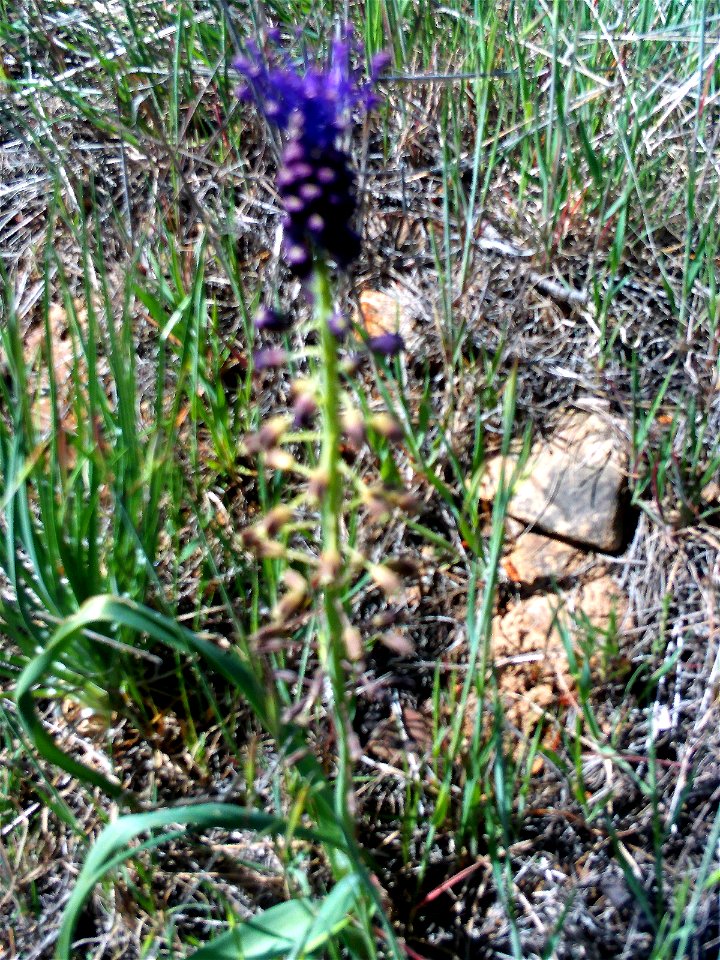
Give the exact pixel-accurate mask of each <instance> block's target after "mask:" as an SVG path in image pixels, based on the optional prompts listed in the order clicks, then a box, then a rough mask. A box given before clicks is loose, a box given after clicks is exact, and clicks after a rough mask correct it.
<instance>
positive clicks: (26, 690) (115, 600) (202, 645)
mask: <svg viewBox="0 0 720 960" xmlns="http://www.w3.org/2000/svg"><path fill="white" fill-rule="evenodd" d="M97 623H118V624H121V625H123V626H126V627H128V628H130V629H132V630H135V631H136V632H138V633H141V634H142V633H144V634H147V635H149V636H150V637H152V639H154V640H156V641H158V642H160V643H165V644H167V645H168V646H170V647H173V648H174V649H176V650H180V651H181V652H185V653H187V652H193V653H198V654H200V655H201V656H203V657H204V658H205V659H206V660H208V661H209V662H210V663H211V664H212V666H213V667H214V668H215V669H216V670H217V671H218V672H219V673H221V674H222V675H223V676H224V677H226V679H228V680H230V681H231V682H232V683H233V684H234V685H235V686H236V688H237V689H238V690H240V691H241V692H242V693H243V694H244V696H245V697H246V698H247V700H248V703H249V704H250V706H251V707H252V709H253V710H254V711H255V714H256V715H257V717H258V719H260V721H261V722H263V723H264V724H265V725H266V726H267V725H269V720H270V716H269V707H268V703H267V698H266V694H265V691H264V690H263V689H262V687H261V686H260V684H259V683H258V681H257V679H256V678H255V675H254V674H253V672H252V671H251V669H250V668H249V667H248V666H247V665H246V664H244V663H243V662H242V660H241V659H240V657H239V656H238V655H237V654H236V653H235V652H232V651H227V650H221V649H220V648H218V647H216V646H215V645H214V644H212V643H210V642H209V641H208V640H203V639H201V638H200V637H198V636H196V635H195V634H194V633H192V632H191V631H189V630H186V629H184V628H182V627H180V626H178V624H176V623H175V622H174V621H172V620H170V619H169V618H167V617H164V616H162V615H161V614H159V613H156V612H155V611H153V610H150V609H149V608H147V607H143V606H140V605H139V604H135V603H132V602H131V601H130V600H126V599H123V598H119V597H114V596H108V595H101V596H96V597H91V598H90V599H89V600H86V601H85V603H84V604H83V605H82V606H81V607H80V609H79V610H78V611H77V612H76V613H74V614H73V615H72V616H70V617H68V618H67V619H66V620H64V621H63V622H62V623H61V624H60V626H59V627H58V628H57V630H56V631H55V633H54V634H53V635H52V637H51V639H50V641H49V643H48V644H47V646H46V647H45V648H44V649H43V650H42V651H41V652H40V653H39V654H37V656H36V657H34V658H33V659H32V660H31V661H30V663H29V664H28V665H27V667H26V668H25V669H24V670H23V672H22V673H21V675H20V677H19V679H18V682H17V687H16V690H15V696H16V700H17V709H18V716H19V718H20V722H21V723H22V725H23V728H24V730H25V732H26V733H27V735H28V736H29V737H30V739H31V740H32V742H33V744H34V746H35V749H36V750H37V751H38V753H39V754H40V755H41V756H42V757H44V758H45V759H46V760H49V761H50V763H53V764H55V765H56V766H58V767H60V768H61V769H62V770H65V771H66V772H67V773H69V774H71V775H72V776H73V777H77V779H79V780H81V781H83V782H84V783H89V784H92V785H93V786H95V787H100V788H101V789H102V790H105V791H106V792H107V793H109V794H110V796H112V797H118V796H120V795H121V794H122V792H123V791H122V788H121V787H120V786H119V784H117V783H113V782H112V781H111V780H108V778H107V777H105V776H104V775H103V774H101V773H98V772H97V771H96V770H93V769H92V768H90V767H88V766H86V765H85V764H84V763H80V762H79V761H77V760H75V759H74V758H73V757H71V756H69V755H68V754H66V753H65V752H64V751H63V750H61V749H60V747H58V746H57V744H56V743H55V741H54V740H53V739H52V737H51V736H50V735H49V734H48V733H47V731H46V730H45V727H44V726H43V724H42V722H41V721H40V719H39V717H38V716H37V714H36V712H35V702H34V698H33V695H32V689H33V687H34V686H35V685H36V684H38V683H40V682H41V681H42V680H43V679H44V678H45V677H46V676H47V675H48V674H49V673H50V672H51V670H52V667H53V664H54V663H55V662H57V661H61V659H62V655H63V653H64V652H65V650H66V649H67V648H68V647H69V646H70V645H71V644H72V642H73V640H74V639H75V637H76V635H77V634H78V633H80V632H81V631H82V630H84V629H86V628H87V627H90V626H91V625H92V624H97Z"/></svg>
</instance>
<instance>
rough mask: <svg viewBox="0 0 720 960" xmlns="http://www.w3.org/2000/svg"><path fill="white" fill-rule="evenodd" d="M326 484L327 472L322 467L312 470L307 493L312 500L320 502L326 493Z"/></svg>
mask: <svg viewBox="0 0 720 960" xmlns="http://www.w3.org/2000/svg"><path fill="white" fill-rule="evenodd" d="M328 482H329V480H328V475H327V470H323V468H322V467H320V468H318V469H317V470H314V471H313V473H312V475H311V477H310V483H309V484H308V493H309V494H310V496H311V497H312V498H313V499H314V500H318V501H320V500H322V498H323V497H324V496H325V494H326V493H327V488H328Z"/></svg>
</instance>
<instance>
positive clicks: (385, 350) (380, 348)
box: [367, 333, 405, 357]
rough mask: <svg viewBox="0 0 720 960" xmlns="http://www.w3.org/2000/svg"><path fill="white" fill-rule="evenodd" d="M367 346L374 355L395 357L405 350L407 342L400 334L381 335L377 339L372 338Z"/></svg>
mask: <svg viewBox="0 0 720 960" xmlns="http://www.w3.org/2000/svg"><path fill="white" fill-rule="evenodd" d="M367 346H368V350H370V351H371V352H372V353H377V354H380V355H381V356H383V357H394V356H396V355H397V354H398V353H400V351H401V350H404V349H405V341H404V340H403V338H402V337H401V336H400V334H399V333H381V334H380V335H379V336H377V337H370V338H369V339H368V341H367Z"/></svg>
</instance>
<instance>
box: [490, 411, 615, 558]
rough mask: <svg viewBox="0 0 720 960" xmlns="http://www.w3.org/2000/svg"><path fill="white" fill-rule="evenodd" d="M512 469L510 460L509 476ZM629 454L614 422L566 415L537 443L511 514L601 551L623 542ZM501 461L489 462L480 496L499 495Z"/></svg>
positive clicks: (586, 415)
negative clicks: (623, 497) (623, 492)
mask: <svg viewBox="0 0 720 960" xmlns="http://www.w3.org/2000/svg"><path fill="white" fill-rule="evenodd" d="M512 468H513V462H512V457H509V458H508V463H507V464H506V470H505V475H506V479H507V478H508V477H509V475H510V473H511V471H512ZM626 468H627V452H626V449H625V448H624V445H623V444H622V442H621V441H620V440H619V439H618V432H617V431H616V430H614V429H613V425H612V423H609V422H608V421H607V420H606V419H604V418H601V417H599V416H597V415H596V414H589V415H588V414H586V413H573V414H570V415H569V416H567V417H566V418H565V419H564V420H563V422H562V423H561V424H560V426H559V427H558V429H557V430H556V431H555V433H554V434H553V435H552V436H551V437H550V438H548V439H546V440H542V441H539V442H538V443H535V444H534V445H533V447H532V449H531V451H530V456H529V457H528V461H527V463H526V464H525V466H524V468H523V470H522V473H521V476H520V477H519V478H518V479H517V481H516V483H515V489H514V492H513V497H512V500H511V502H510V505H509V508H508V513H509V515H510V516H511V517H515V518H516V519H517V520H521V521H522V522H523V523H526V524H528V525H531V526H532V527H534V528H536V529H537V530H540V531H542V532H544V533H547V534H550V535H553V536H557V537H564V538H566V539H568V540H572V541H573V542H575V543H580V544H587V545H588V546H590V547H596V548H597V549H599V550H604V551H612V550H617V549H618V548H619V547H620V545H621V543H622V535H623V531H622V525H621V511H620V492H621V489H622V486H623V482H624V476H625V472H626ZM500 470H501V458H500V457H494V458H493V459H492V460H490V461H489V463H488V470H487V476H486V478H485V481H484V483H483V487H482V489H481V496H483V497H485V498H487V499H492V496H493V495H494V493H495V492H496V491H497V487H498V484H499V478H500Z"/></svg>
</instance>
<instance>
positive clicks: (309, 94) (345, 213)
mask: <svg viewBox="0 0 720 960" xmlns="http://www.w3.org/2000/svg"><path fill="white" fill-rule="evenodd" d="M357 52H358V50H357V47H356V45H355V44H354V43H353V40H352V36H351V33H350V31H349V30H347V31H346V32H345V34H344V35H343V36H342V37H340V38H339V39H337V40H335V41H334V42H333V44H332V46H331V51H330V57H329V60H328V62H327V63H325V64H321V63H320V62H319V61H316V62H315V63H313V64H311V65H310V66H309V67H308V68H307V69H305V70H302V71H301V70H299V69H298V68H297V67H296V66H295V65H294V64H293V63H292V62H291V60H290V58H289V56H287V55H286V54H285V55H283V54H281V53H280V51H279V50H278V48H277V45H275V46H273V47H272V48H271V50H270V51H269V54H268V57H267V59H266V58H265V57H263V55H262V53H261V52H260V50H259V48H258V47H257V46H256V45H254V44H249V45H248V55H247V56H246V57H241V58H240V59H239V60H238V61H237V63H236V66H237V69H238V70H239V71H240V73H241V75H242V76H243V78H244V80H245V85H244V87H243V88H242V89H241V91H240V96H241V98H242V99H246V100H250V99H251V100H254V101H255V102H256V103H257V104H258V106H259V107H260V109H261V110H262V111H263V113H264V114H265V116H266V117H267V119H268V120H269V121H270V122H271V123H273V124H275V125H276V126H277V127H278V128H279V129H280V130H282V131H283V132H284V133H286V135H287V142H286V146H285V149H284V152H283V156H282V167H281V169H280V172H279V173H278V177H277V187H278V192H279V194H280V197H281V200H282V204H283V208H284V210H285V220H284V227H285V258H286V260H287V262H288V264H289V266H290V268H291V270H292V271H293V272H294V273H295V274H296V275H297V276H300V277H302V278H306V277H308V276H309V275H310V273H311V271H312V267H313V256H314V254H315V253H316V252H320V253H322V254H326V255H328V256H329V257H331V258H332V259H333V260H334V261H335V263H336V264H337V265H338V266H339V267H341V268H344V267H347V266H348V265H349V264H350V263H352V261H353V260H355V259H356V258H357V257H358V255H359V253H360V238H359V237H358V235H357V233H356V232H355V231H354V230H353V228H352V226H351V220H352V217H353V215H354V213H355V209H356V200H355V175H354V173H353V172H352V170H351V168H350V165H349V158H348V156H347V154H346V153H344V152H343V151H342V150H339V149H338V148H337V146H336V141H337V138H338V136H339V134H340V133H342V132H343V130H344V129H345V128H346V126H347V124H348V122H349V120H350V118H351V116H352V114H353V112H354V111H356V110H358V109H364V110H368V109H369V108H370V107H371V106H372V104H373V102H374V98H373V95H372V81H373V80H374V79H375V78H376V76H377V73H378V72H379V70H380V69H382V66H383V65H384V61H383V60H382V59H380V58H376V59H375V60H374V61H373V66H372V71H371V78H370V80H369V81H368V82H365V83H363V82H362V81H361V79H360V75H359V71H358V70H357V69H356V68H353V67H352V66H351V63H350V60H351V56H352V55H353V54H357Z"/></svg>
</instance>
